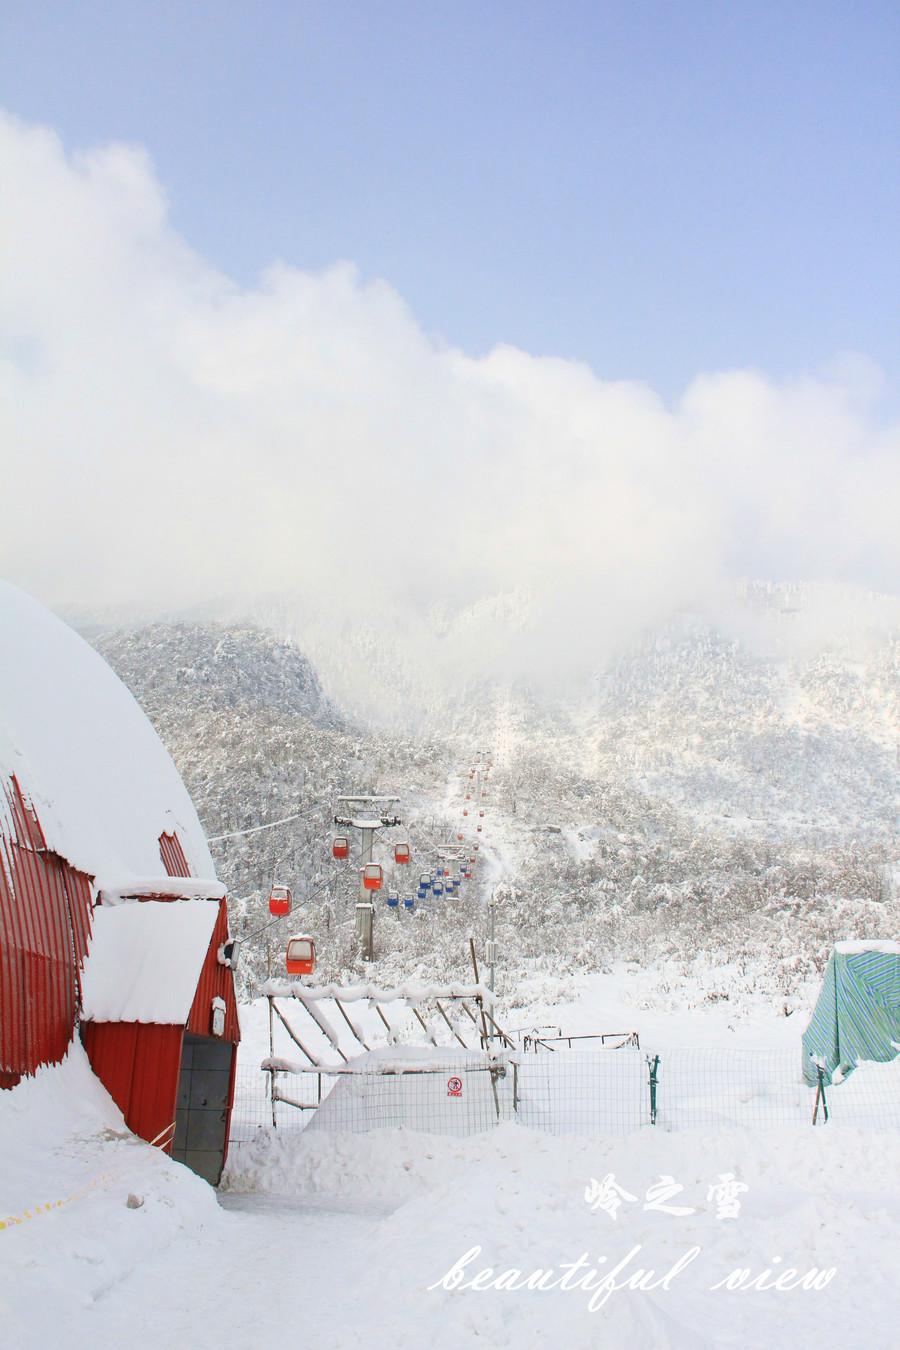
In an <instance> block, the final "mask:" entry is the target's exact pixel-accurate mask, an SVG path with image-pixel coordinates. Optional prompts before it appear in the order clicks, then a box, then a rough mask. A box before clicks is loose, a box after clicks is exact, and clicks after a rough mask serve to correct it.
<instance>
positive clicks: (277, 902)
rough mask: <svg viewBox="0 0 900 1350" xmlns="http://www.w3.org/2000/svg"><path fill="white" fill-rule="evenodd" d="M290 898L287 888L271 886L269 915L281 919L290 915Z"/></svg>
mask: <svg viewBox="0 0 900 1350" xmlns="http://www.w3.org/2000/svg"><path fill="white" fill-rule="evenodd" d="M291 905H292V896H291V893H290V891H289V890H288V888H287V886H273V887H272V889H271V891H270V892H269V913H270V914H274V915H276V916H277V917H278V918H283V917H284V915H285V914H290V912H291Z"/></svg>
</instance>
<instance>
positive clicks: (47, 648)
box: [0, 582, 216, 886]
mask: <svg viewBox="0 0 900 1350" xmlns="http://www.w3.org/2000/svg"><path fill="white" fill-rule="evenodd" d="M12 777H15V779H16V781H17V783H18V784H19V787H20V789H21V790H22V793H23V795H24V796H25V797H26V798H28V799H29V800H30V802H31V803H32V804H33V806H34V809H35V811H36V813H37V816H38V819H39V820H40V824H41V828H42V830H43V833H44V838H45V840H46V842H47V845H48V847H49V848H50V849H52V850H53V851H54V852H56V853H58V854H60V855H61V856H62V857H64V858H66V859H67V861H68V862H69V863H71V865H72V866H73V867H75V868H77V869H78V870H79V871H81V872H85V873H87V875H88V876H92V877H94V876H97V875H98V874H100V875H103V876H108V877H112V878H115V879H116V885H119V886H121V884H122V883H123V882H125V881H127V879H128V878H129V877H132V878H135V879H140V878H147V877H151V876H153V875H154V874H155V873H157V872H158V871H159V869H160V861H161V860H160V855H159V842H158V841H159V837H160V835H161V834H163V833H166V834H173V833H174V834H177V835H178V838H179V840H180V842H181V845H182V848H183V849H184V853H185V856H186V858H187V861H188V864H189V866H190V869H191V871H192V873H193V874H194V875H195V876H196V877H198V878H202V879H204V880H207V881H215V879H216V872H215V867H214V864H213V861H212V857H211V856H210V852H209V848H208V846H207V843H206V838H205V836H204V833H203V827H202V826H201V824H200V821H199V819H198V816H197V812H196V811H195V809H194V805H193V803H192V801H191V799H190V797H189V795H188V793H187V790H186V788H185V786H184V784H183V783H182V781H181V778H180V776H179V774H178V770H177V769H176V768H175V765H174V764H173V763H172V760H171V758H170V757H169V754H168V751H167V750H166V749H165V746H164V745H163V744H162V741H160V739H159V737H158V736H157V734H156V732H155V731H154V730H153V727H152V726H151V724H150V722H149V720H148V719H147V717H146V716H145V715H144V713H143V712H142V711H141V709H140V708H139V707H138V704H137V703H136V702H135V700H134V698H133V697H132V696H131V694H130V693H129V692H128V690H127V689H126V688H125V685H124V684H122V682H121V680H119V679H118V677H117V676H116V675H115V674H114V673H113V672H112V670H110V668H109V666H108V665H107V664H106V662H105V661H103V660H102V658H101V657H100V656H98V655H97V653H96V652H95V651H94V650H93V648H92V647H90V646H89V645H88V644H87V643H86V642H85V641H84V640H83V639H82V638H80V637H79V636H78V634H77V633H74V632H73V631H72V630H71V629H70V628H68V627H67V626H66V625H65V624H64V623H63V622H62V621H61V620H60V619H58V618H56V616H55V615H54V614H52V613H51V612H50V611H49V610H48V609H45V608H44V607H43V606H42V605H39V604H38V603H37V602H36V601H35V600H32V599H31V598H30V597H29V596H27V595H25V594H24V593H23V592H22V591H20V590H18V589H17V588H16V587H15V586H12V585H10V584H9V583H7V582H0V785H2V782H3V780H4V779H5V780H6V781H9V780H10V779H11V778H12ZM11 825H12V822H11V821H10V820H8V819H7V818H6V808H5V802H4V801H3V795H2V793H0V829H3V828H4V827H6V828H8V829H9V828H11Z"/></svg>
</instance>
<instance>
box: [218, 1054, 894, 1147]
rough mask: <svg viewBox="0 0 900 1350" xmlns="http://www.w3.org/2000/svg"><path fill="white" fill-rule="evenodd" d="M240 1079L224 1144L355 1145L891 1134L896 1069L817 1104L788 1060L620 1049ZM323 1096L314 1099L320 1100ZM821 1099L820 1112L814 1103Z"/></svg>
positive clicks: (243, 1071)
mask: <svg viewBox="0 0 900 1350" xmlns="http://www.w3.org/2000/svg"><path fill="white" fill-rule="evenodd" d="M272 1088H273V1075H271V1074H269V1073H263V1072H261V1071H260V1070H257V1069H250V1068H240V1069H239V1070H238V1076H237V1082H236V1091H235V1108H234V1113H233V1116H232V1126H231V1139H232V1141H233V1142H236V1143H243V1142H247V1141H249V1140H251V1139H254V1138H256V1137H257V1136H258V1134H259V1132H260V1130H264V1129H268V1128H272V1127H273V1125H274V1128H276V1129H277V1130H279V1131H282V1130H284V1131H298V1130H303V1129H312V1130H329V1131H334V1132H342V1133H360V1132H365V1131H368V1130H376V1129H384V1128H388V1127H397V1126H402V1127H404V1128H406V1129H411V1130H418V1131H421V1132H423V1133H426V1134H445V1135H455V1136H458V1137H462V1136H465V1135H471V1134H479V1133H481V1132H483V1131H485V1130H489V1129H491V1128H492V1127H493V1126H495V1125H497V1124H499V1123H501V1122H504V1121H515V1122H517V1123H518V1124H520V1125H523V1126H525V1127H527V1128H528V1129H531V1130H538V1131H543V1132H545V1133H548V1134H586V1135H595V1134H613V1135H622V1134H628V1133H631V1132H632V1131H634V1130H637V1129H640V1128H641V1127H642V1126H645V1125H653V1126H656V1127H657V1128H659V1129H663V1130H682V1129H691V1128H697V1127H704V1128H708V1127H712V1128H729V1127H745V1128H750V1129H772V1128H776V1127H779V1126H784V1125H791V1126H804V1125H806V1126H811V1125H812V1124H813V1120H814V1116H815V1120H816V1123H817V1124H819V1125H823V1124H826V1123H828V1122H830V1123H832V1124H839V1125H858V1126H863V1127H866V1128H870V1129H889V1128H900V1060H897V1061H894V1062H892V1063H890V1064H862V1065H860V1066H859V1067H858V1068H857V1069H856V1070H855V1071H854V1072H853V1073H851V1074H849V1075H848V1076H847V1078H846V1079H845V1080H844V1081H843V1082H842V1083H840V1084H832V1085H830V1086H828V1087H827V1089H825V1093H824V1097H823V1096H822V1094H821V1093H819V1092H818V1089H817V1088H816V1087H815V1086H813V1087H810V1086H809V1084H808V1083H806V1082H805V1081H804V1078H803V1065H802V1059H801V1052H800V1049H799V1047H798V1049H797V1050H762V1051H756V1050H731V1049H708V1050H707V1049H691V1050H665V1051H660V1052H659V1053H658V1054H654V1053H652V1052H651V1053H647V1052H646V1051H643V1050H638V1049H637V1048H635V1047H634V1046H630V1045H626V1046H622V1047H620V1048H618V1049H606V1050H590V1051H577V1052H569V1051H565V1052H556V1053H553V1052H550V1053H547V1052H545V1051H541V1050H539V1051H538V1052H537V1053H521V1052H516V1053H503V1054H494V1055H489V1054H487V1053H485V1052H478V1051H468V1052H466V1051H463V1050H460V1051H458V1052H456V1051H451V1050H445V1051H440V1052H427V1053H424V1054H423V1057H422V1058H421V1059H418V1060H417V1059H415V1058H406V1059H404V1060H402V1061H396V1060H392V1059H391V1058H390V1056H389V1054H387V1052H386V1053H385V1058H384V1059H383V1060H381V1061H376V1062H375V1063H374V1064H373V1065H372V1067H367V1068H366V1069H365V1071H363V1072H352V1073H351V1072H342V1073H339V1074H336V1075H334V1076H326V1075H318V1074H313V1073H301V1074H286V1073H281V1072H278V1073H276V1074H275V1075H274V1090H275V1113H274V1120H273V1103H272ZM320 1094H321V1099H320ZM817 1098H818V1100H817Z"/></svg>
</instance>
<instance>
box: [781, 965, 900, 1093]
mask: <svg viewBox="0 0 900 1350" xmlns="http://www.w3.org/2000/svg"><path fill="white" fill-rule="evenodd" d="M898 1045H900V945H898V944H897V943H895V942H868V943H867V942H839V943H838V944H837V946H836V947H835V949H834V952H833V953H832V955H831V959H830V960H829V962H828V965H827V967H826V969H825V979H824V983H823V985H822V992H821V994H820V995H819V997H818V999H817V1000H816V1006H815V1008H814V1009H813V1015H812V1018H811V1019H810V1023H809V1026H808V1027H807V1029H806V1031H805V1032H804V1033H803V1076H804V1078H805V1079H806V1081H807V1082H808V1083H815V1081H816V1061H817V1060H818V1061H820V1062H824V1067H825V1082H826V1083H830V1082H831V1079H832V1075H833V1074H834V1072H835V1070H836V1069H837V1068H838V1067H839V1066H840V1067H841V1069H842V1070H843V1072H844V1073H846V1072H848V1071H849V1070H851V1069H853V1068H855V1067H856V1065H857V1064H858V1063H859V1061H860V1060H861V1059H869V1060H876V1061H878V1062H879V1063H884V1062H886V1061H887V1060H891V1059H894V1058H896V1056H897V1053H898V1050H897V1047H898Z"/></svg>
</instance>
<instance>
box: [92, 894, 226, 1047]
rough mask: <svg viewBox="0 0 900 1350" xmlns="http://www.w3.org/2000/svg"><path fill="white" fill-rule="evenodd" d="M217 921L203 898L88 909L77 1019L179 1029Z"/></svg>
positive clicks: (212, 904) (216, 909) (211, 904)
mask: <svg viewBox="0 0 900 1350" xmlns="http://www.w3.org/2000/svg"><path fill="white" fill-rule="evenodd" d="M218 916H219V906H218V905H217V904H216V903H215V902H214V901H210V900H145V901H135V902H133V903H131V904H127V903H126V904H122V905H116V906H113V907H109V908H108V907H105V906H100V907H98V908H97V909H95V910H94V934H93V938H92V940H91V946H90V950H89V952H88V957H87V961H86V963H85V969H84V975H83V977H82V991H83V1016H84V1018H85V1019H86V1020H87V1021H93V1022H157V1023H164V1024H172V1025H183V1024H184V1022H185V1021H186V1020H187V1016H188V1013H189V1012H190V1009H191V1004H192V1003H193V1001H194V995H195V994H196V992H197V981H198V979H199V978H200V971H201V968H202V966H203V962H204V961H205V959H206V953H207V951H208V950H209V944H210V940H211V938H212V934H213V929H214V928H215V925H216V920H217V918H218Z"/></svg>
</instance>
